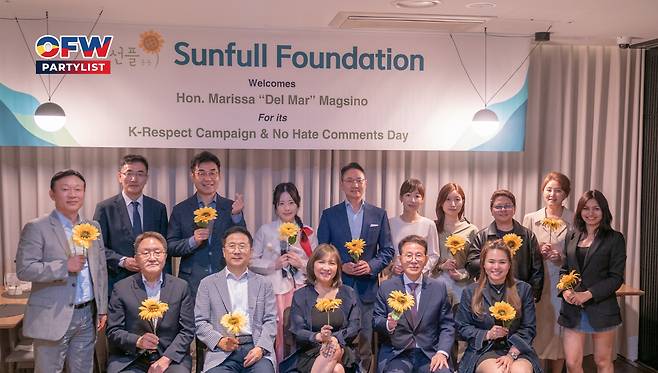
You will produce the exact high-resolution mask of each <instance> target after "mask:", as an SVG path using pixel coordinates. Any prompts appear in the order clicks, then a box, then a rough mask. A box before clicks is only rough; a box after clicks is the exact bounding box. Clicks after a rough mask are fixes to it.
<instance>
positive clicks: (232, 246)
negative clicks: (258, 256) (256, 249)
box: [224, 242, 249, 251]
mask: <svg viewBox="0 0 658 373" xmlns="http://www.w3.org/2000/svg"><path fill="white" fill-rule="evenodd" d="M224 248H225V249H227V250H228V251H247V250H248V249H249V245H247V244H246V243H244V242H243V243H235V242H231V243H227V244H226V245H224Z"/></svg>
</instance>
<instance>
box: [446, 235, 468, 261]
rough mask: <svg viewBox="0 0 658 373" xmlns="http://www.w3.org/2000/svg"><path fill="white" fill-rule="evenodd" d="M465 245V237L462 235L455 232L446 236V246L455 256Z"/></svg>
mask: <svg viewBox="0 0 658 373" xmlns="http://www.w3.org/2000/svg"><path fill="white" fill-rule="evenodd" d="M465 245H466V239H465V238H464V237H462V236H458V235H456V234H451V235H450V236H448V238H446V247H447V248H448V250H450V253H451V254H452V255H453V256H455V255H457V253H458V252H459V251H461V250H464V246H465Z"/></svg>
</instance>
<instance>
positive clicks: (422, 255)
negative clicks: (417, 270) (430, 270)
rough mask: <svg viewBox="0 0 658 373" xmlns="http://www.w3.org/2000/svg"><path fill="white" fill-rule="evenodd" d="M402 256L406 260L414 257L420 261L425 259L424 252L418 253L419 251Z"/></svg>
mask: <svg viewBox="0 0 658 373" xmlns="http://www.w3.org/2000/svg"><path fill="white" fill-rule="evenodd" d="M403 256H404V259H406V260H407V261H412V260H414V259H416V260H417V261H421V260H423V259H425V254H420V253H418V254H404V255H403Z"/></svg>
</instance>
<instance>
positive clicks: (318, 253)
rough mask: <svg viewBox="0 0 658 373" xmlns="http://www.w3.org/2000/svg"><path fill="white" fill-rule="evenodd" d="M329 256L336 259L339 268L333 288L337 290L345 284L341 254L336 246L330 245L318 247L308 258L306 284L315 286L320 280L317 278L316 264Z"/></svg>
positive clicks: (332, 283)
mask: <svg viewBox="0 0 658 373" xmlns="http://www.w3.org/2000/svg"><path fill="white" fill-rule="evenodd" d="M327 255H332V256H333V257H334V259H336V266H337V268H336V274H335V275H334V278H333V281H332V282H331V286H333V287H334V288H337V287H339V286H341V285H342V284H343V280H342V279H341V268H342V266H343V264H342V261H341V260H340V254H339V253H338V250H336V247H334V245H332V244H328V243H323V244H320V245H318V247H316V248H315V250H313V254H311V257H310V258H308V262H307V263H306V283H308V284H311V285H315V283H316V281H317V280H318V279H317V278H316V277H315V271H314V269H315V262H317V261H318V260H320V259H322V258H324V257H326V256H327Z"/></svg>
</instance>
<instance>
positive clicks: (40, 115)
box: [34, 101, 66, 132]
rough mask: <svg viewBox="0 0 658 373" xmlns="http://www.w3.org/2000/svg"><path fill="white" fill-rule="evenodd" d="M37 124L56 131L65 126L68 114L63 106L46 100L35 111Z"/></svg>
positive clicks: (47, 129)
mask: <svg viewBox="0 0 658 373" xmlns="http://www.w3.org/2000/svg"><path fill="white" fill-rule="evenodd" d="M34 121H35V122H36V124H37V126H39V128H41V129H42V130H44V131H46V132H56V131H59V130H60V129H62V127H64V123H65V122H66V114H65V113H64V109H62V107H61V106H59V105H57V104H56V103H54V102H50V101H49V102H44V103H43V104H41V105H39V107H37V110H36V111H35V112H34Z"/></svg>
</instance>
